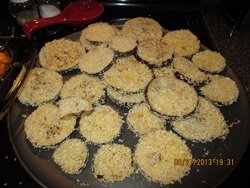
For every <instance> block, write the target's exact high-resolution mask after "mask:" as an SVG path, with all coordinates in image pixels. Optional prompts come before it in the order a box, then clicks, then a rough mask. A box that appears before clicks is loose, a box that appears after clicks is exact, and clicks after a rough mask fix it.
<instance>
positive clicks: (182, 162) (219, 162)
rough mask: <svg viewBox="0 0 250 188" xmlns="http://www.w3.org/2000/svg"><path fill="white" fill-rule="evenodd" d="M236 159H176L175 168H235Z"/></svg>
mask: <svg viewBox="0 0 250 188" xmlns="http://www.w3.org/2000/svg"><path fill="white" fill-rule="evenodd" d="M235 162H236V161H235V159H233V158H197V159H184V158H176V159H174V165H175V166H190V165H194V166H214V165H215V166H234V165H235Z"/></svg>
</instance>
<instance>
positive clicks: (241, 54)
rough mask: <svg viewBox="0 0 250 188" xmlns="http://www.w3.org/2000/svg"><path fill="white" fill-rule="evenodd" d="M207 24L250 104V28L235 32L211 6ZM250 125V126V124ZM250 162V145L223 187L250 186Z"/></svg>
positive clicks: (204, 8) (207, 10) (205, 8)
mask: <svg viewBox="0 0 250 188" xmlns="http://www.w3.org/2000/svg"><path fill="white" fill-rule="evenodd" d="M201 9H202V12H203V13H204V17H205V19H206V21H207V25H208V28H209V30H210V33H211V36H212V37H213V39H214V42H215V44H216V46H217V49H218V51H219V52H220V53H221V54H222V55H223V56H224V57H225V58H226V61H227V64H228V65H229V66H230V67H231V68H232V69H233V71H234V72H235V74H236V75H237V77H238V78H239V79H240V81H241V83H242V85H243V87H244V88H245V91H246V93H247V95H248V101H250V25H241V26H239V28H236V29H235V30H234V32H233V33H232V36H231V37H230V33H231V32H232V26H231V25H230V24H228V22H227V20H226V19H225V17H224V16H223V15H222V14H221V13H220V12H219V11H218V9H216V8H215V7H214V6H211V5H207V4H206V5H204V6H202V7H201ZM249 126H250V125H249ZM249 159H250V146H248V148H247V150H246V151H245V154H244V156H243V157H242V159H241V161H240V163H239V165H238V166H237V167H236V168H235V169H234V171H233V173H232V174H231V175H230V176H229V177H228V178H227V179H226V181H225V182H224V183H222V184H221V185H220V188H224V187H238V186H239V185H248V186H246V187H249V186H250V182H249V179H250V174H249V173H244V172H247V171H248V166H249Z"/></svg>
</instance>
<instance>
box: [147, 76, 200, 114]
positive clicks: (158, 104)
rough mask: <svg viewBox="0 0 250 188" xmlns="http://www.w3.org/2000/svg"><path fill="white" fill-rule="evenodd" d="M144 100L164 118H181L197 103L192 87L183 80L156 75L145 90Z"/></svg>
mask: <svg viewBox="0 0 250 188" xmlns="http://www.w3.org/2000/svg"><path fill="white" fill-rule="evenodd" d="M146 100H147V101H148V103H149V105H150V107H151V109H152V110H154V111H155V112H157V113H159V114H160V115H161V116H163V117H165V118H182V117H186V116H188V115H190V114H191V113H192V112H193V111H194V110H195V108H196V106H197V104H198V95H197V93H196V91H195V90H194V88H193V87H192V86H190V85H189V84H187V83H186V82H184V81H181V80H178V79H175V78H168V77H158V78H155V79H153V80H152V81H151V82H150V84H149V85H148V88H147V91H146Z"/></svg>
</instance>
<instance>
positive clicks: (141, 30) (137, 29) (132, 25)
mask: <svg viewBox="0 0 250 188" xmlns="http://www.w3.org/2000/svg"><path fill="white" fill-rule="evenodd" d="M122 33H123V35H124V36H128V37H131V38H133V39H135V40H137V41H142V40H146V39H157V40H161V38H162V35H163V30H162V27H161V25H160V24H159V23H158V22H157V21H156V20H154V19H152V18H145V17H136V18H132V19H130V20H128V21H126V22H125V23H124V24H123V26H122Z"/></svg>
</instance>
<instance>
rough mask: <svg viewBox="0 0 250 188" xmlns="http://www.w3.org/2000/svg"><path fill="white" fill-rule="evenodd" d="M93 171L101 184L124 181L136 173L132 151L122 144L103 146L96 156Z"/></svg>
mask: <svg viewBox="0 0 250 188" xmlns="http://www.w3.org/2000/svg"><path fill="white" fill-rule="evenodd" d="M92 169H93V173H94V176H95V177H96V178H97V179H98V180H99V181H101V182H105V183H107V182H109V183H114V182H118V181H123V180H124V179H125V178H126V177H129V176H130V174H132V173H133V171H134V167H133V162H132V152H131V149H130V148H129V147H127V146H124V145H121V144H107V145H102V146H101V147H100V148H99V149H98V150H97V152H96V154H95V155H94V159H93V166H92Z"/></svg>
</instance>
